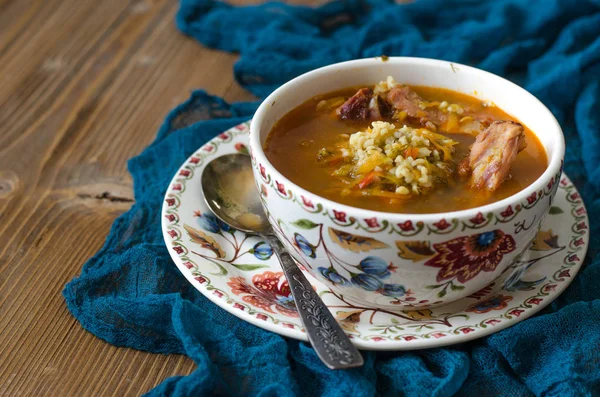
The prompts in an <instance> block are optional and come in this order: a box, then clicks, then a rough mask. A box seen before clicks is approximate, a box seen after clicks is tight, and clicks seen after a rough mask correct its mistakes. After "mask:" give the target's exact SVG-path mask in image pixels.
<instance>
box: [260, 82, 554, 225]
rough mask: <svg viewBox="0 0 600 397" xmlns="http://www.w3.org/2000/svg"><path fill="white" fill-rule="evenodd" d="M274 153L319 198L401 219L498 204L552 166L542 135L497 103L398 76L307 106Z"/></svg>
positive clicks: (279, 136) (269, 150) (281, 130)
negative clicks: (405, 82) (408, 81)
mask: <svg viewBox="0 0 600 397" xmlns="http://www.w3.org/2000/svg"><path fill="white" fill-rule="evenodd" d="M265 152H266V155H267V158H268V159H269V161H271V163H272V164H273V165H274V166H275V168H277V169H278V170H279V171H280V172H281V173H283V174H284V175H285V176H286V177H287V178H289V179H290V180H292V181H293V182H294V183H296V184H298V185H299V186H302V187H304V188H305V189H307V190H309V191H311V192H313V193H315V194H318V195H321V196H323V197H326V198H328V199H331V200H334V201H337V202H340V203H344V204H347V205H351V206H355V207H361V208H367V209H374V210H379V211H386V212H401V213H436V212H446V211H456V210H461V209H467V208H473V207H477V206H480V205H484V204H487V203H491V202H494V201H498V200H501V199H503V198H505V197H508V196H510V195H512V194H514V193H516V192H518V191H520V190H522V189H523V188H525V187H526V186H528V185H529V184H531V183H532V182H533V181H534V180H536V179H537V178H538V177H539V176H540V175H541V174H542V173H543V172H544V170H545V168H546V166H547V159H546V154H545V151H544V149H543V147H542V146H541V144H540V142H539V141H538V139H537V137H536V136H535V135H534V134H533V133H531V131H529V130H528V129H527V128H525V127H524V126H523V125H521V124H520V123H518V121H516V120H515V119H513V118H512V117H510V116H509V115H507V114H506V113H504V112H503V111H502V110H500V109H498V108H497V107H495V106H494V105H493V104H491V103H487V102H482V101H480V100H478V99H476V98H473V97H470V96H467V95H464V94H460V93H457V92H453V91H449V90H445V89H440V88H432V87H409V86H406V85H401V84H398V83H397V82H396V81H395V80H394V79H393V78H391V77H388V78H387V79H386V80H385V81H382V82H380V83H379V84H377V85H375V86H374V87H365V88H360V89H356V88H349V89H345V90H340V91H337V92H333V93H330V94H327V95H321V96H318V97H315V98H312V99H311V100H309V101H307V102H305V103H304V104H302V105H300V106H299V107H298V108H296V109H294V110H292V111H291V112H289V113H288V114H286V115H285V116H284V117H283V118H282V119H281V120H279V121H278V122H277V123H276V124H275V126H274V127H273V129H272V131H271V132H270V134H269V136H268V139H267V142H266V145H265Z"/></svg>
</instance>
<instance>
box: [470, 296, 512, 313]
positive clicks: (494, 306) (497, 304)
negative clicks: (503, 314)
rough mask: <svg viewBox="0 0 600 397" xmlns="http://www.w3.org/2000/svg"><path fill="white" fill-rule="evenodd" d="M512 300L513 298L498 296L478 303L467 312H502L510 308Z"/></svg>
mask: <svg viewBox="0 0 600 397" xmlns="http://www.w3.org/2000/svg"><path fill="white" fill-rule="evenodd" d="M512 299H513V298H512V296H505V295H502V294H500V295H496V296H493V297H491V298H488V299H486V300H484V301H481V302H477V303H476V304H474V305H473V306H471V307H470V308H468V309H467V310H466V311H468V312H474V313H479V314H482V313H487V312H491V311H492V310H502V309H504V308H505V307H506V306H508V302H510V301H511V300H512Z"/></svg>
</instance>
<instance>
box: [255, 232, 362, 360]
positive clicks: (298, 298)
mask: <svg viewBox="0 0 600 397" xmlns="http://www.w3.org/2000/svg"><path fill="white" fill-rule="evenodd" d="M266 238H267V239H268V240H269V243H270V244H271V247H272V248H273V250H274V251H275V254H276V255H277V258H279V262H281V267H282V268H283V273H284V274H285V278H286V279H287V281H288V284H289V285H290V290H291V291H292V296H293V297H294V302H295V303H296V308H297V309H298V313H299V314H300V318H301V319H302V323H303V325H304V329H305V330H306V334H307V335H308V340H309V341H310V343H311V345H312V346H313V348H314V349H315V352H316V353H317V356H319V358H320V359H321V361H322V362H323V363H324V364H325V365H326V366H327V367H328V368H330V369H347V368H354V367H359V366H361V365H363V358H362V356H361V354H360V352H359V351H358V349H356V347H355V346H354V345H353V344H352V343H351V342H350V339H348V336H347V335H346V334H345V333H344V331H343V330H342V328H341V327H340V325H339V324H338V322H337V321H336V320H335V318H333V316H332V315H331V312H330V311H329V309H328V308H327V306H326V305H325V303H323V301H322V300H321V298H320V297H319V295H318V294H317V292H316V291H315V290H314V289H313V287H312V285H310V283H309V282H308V280H307V279H306V277H304V274H302V271H301V270H300V269H299V268H298V266H296V262H295V261H294V259H293V258H292V256H291V255H290V254H289V252H287V251H286V249H285V248H284V247H283V245H282V244H281V242H280V241H279V239H277V237H275V236H273V235H269V236H266Z"/></svg>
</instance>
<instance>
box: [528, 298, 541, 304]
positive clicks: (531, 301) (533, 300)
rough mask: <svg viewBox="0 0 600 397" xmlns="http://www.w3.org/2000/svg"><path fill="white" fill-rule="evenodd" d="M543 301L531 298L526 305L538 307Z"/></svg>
mask: <svg viewBox="0 0 600 397" xmlns="http://www.w3.org/2000/svg"><path fill="white" fill-rule="evenodd" d="M542 300H543V299H540V298H531V299H529V300H528V301H527V303H530V304H532V305H539V304H540V303H542Z"/></svg>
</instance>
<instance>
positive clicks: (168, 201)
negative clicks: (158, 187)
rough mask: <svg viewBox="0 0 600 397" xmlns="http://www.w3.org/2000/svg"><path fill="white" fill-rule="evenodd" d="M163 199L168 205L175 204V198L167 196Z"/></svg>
mask: <svg viewBox="0 0 600 397" xmlns="http://www.w3.org/2000/svg"><path fill="white" fill-rule="evenodd" d="M165 201H166V202H167V204H169V206H170V207H172V206H174V205H175V199H173V198H168V199H166V200H165Z"/></svg>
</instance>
